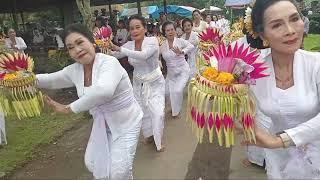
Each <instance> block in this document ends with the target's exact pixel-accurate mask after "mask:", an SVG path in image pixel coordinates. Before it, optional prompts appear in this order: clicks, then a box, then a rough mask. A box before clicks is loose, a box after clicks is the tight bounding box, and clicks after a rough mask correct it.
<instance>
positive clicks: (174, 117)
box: [172, 113, 181, 119]
mask: <svg viewBox="0 0 320 180" xmlns="http://www.w3.org/2000/svg"><path fill="white" fill-rule="evenodd" d="M180 117H181V116H180V113H179V114H178V115H176V116H172V119H180Z"/></svg>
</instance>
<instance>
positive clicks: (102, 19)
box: [96, 16, 107, 26]
mask: <svg viewBox="0 0 320 180" xmlns="http://www.w3.org/2000/svg"><path fill="white" fill-rule="evenodd" d="M96 21H100V24H101V26H107V20H106V18H104V17H102V16H98V17H97V18H96Z"/></svg>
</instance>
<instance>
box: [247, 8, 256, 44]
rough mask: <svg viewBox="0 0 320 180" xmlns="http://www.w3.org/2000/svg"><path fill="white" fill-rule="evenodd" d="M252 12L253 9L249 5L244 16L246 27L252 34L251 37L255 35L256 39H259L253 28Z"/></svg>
mask: <svg viewBox="0 0 320 180" xmlns="http://www.w3.org/2000/svg"><path fill="white" fill-rule="evenodd" d="M251 13H252V9H251V8H250V7H247V9H246V16H245V17H244V27H245V28H246V30H247V31H248V33H249V34H250V35H251V37H253V38H254V39H257V38H258V34H257V33H256V32H254V30H253V26H252V17H251Z"/></svg>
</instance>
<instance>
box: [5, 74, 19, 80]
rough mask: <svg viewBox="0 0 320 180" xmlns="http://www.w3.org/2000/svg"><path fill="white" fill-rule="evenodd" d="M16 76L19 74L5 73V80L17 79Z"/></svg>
mask: <svg viewBox="0 0 320 180" xmlns="http://www.w3.org/2000/svg"><path fill="white" fill-rule="evenodd" d="M15 78H17V76H16V75H15V74H13V73H10V74H6V75H4V77H3V80H12V79H15Z"/></svg>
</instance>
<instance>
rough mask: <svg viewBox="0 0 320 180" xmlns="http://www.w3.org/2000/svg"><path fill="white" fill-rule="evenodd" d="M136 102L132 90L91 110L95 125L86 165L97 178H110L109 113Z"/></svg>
mask: <svg viewBox="0 0 320 180" xmlns="http://www.w3.org/2000/svg"><path fill="white" fill-rule="evenodd" d="M133 102H134V96H133V92H132V90H129V91H126V92H125V93H123V94H121V95H119V96H118V97H116V98H114V99H113V100H112V101H110V102H108V103H106V104H103V105H101V106H98V107H95V108H93V109H91V110H90V114H91V115H92V116H93V125H92V130H91V134H90V139H89V142H88V145H87V149H86V153H85V165H86V167H87V168H88V170H89V171H90V172H92V173H93V176H94V177H95V178H96V179H103V178H107V179H109V178H110V175H111V172H110V168H111V157H110V150H111V149H110V145H109V142H110V141H111V136H110V135H111V132H110V130H109V127H108V124H107V119H108V118H109V117H110V116H108V113H111V112H114V111H117V110H120V109H123V108H126V107H128V106H130V105H131V104H132V103H133Z"/></svg>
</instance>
